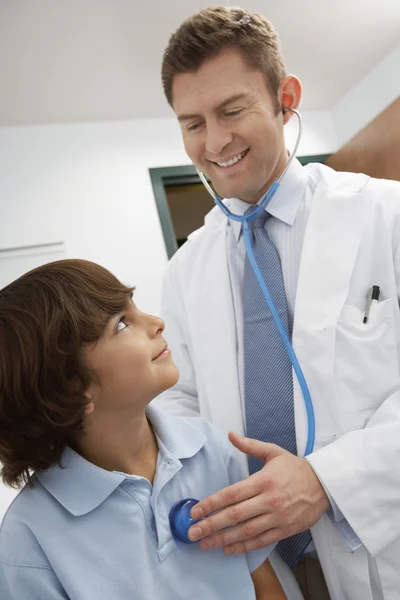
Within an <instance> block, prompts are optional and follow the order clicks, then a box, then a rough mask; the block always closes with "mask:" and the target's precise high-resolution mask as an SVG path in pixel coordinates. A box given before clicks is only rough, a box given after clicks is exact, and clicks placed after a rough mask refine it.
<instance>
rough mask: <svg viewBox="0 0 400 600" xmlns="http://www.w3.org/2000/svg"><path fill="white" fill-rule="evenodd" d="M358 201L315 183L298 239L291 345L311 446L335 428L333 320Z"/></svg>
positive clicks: (347, 268) (353, 249)
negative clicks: (310, 420) (308, 404)
mask: <svg viewBox="0 0 400 600" xmlns="http://www.w3.org/2000/svg"><path fill="white" fill-rule="evenodd" d="M362 201H363V198H362V196H361V195H360V194H358V192H357V190H354V189H353V190H348V189H347V190H346V191H343V190H342V189H340V187H339V188H336V189H331V188H328V187H327V185H326V184H325V183H320V184H319V186H318V187H317V190H316V192H315V195H314V200H313V205H312V208H311V211H310V215H309V219H308V223H307V229H306V233H305V237H304V243H303V249H302V255H301V262H300V271H299V280H298V288H297V295H296V304H295V315H294V327H293V347H294V350H295V352H296V355H297V358H298V360H299V362H300V365H301V367H302V370H303V373H304V376H305V379H306V381H307V384H308V387H309V390H310V394H311V398H312V400H313V406H314V412H315V419H316V439H315V449H318V448H319V447H321V446H324V445H325V444H327V443H329V442H330V441H333V440H334V439H335V437H336V435H337V434H338V432H339V431H340V430H341V424H340V420H339V415H338V411H337V402H336V396H335V382H334V353H335V335H336V324H337V321H338V318H339V315H340V312H341V310H342V307H343V304H344V303H345V301H346V298H347V296H348V292H349V287H350V280H351V275H352V271H353V267H354V263H355V260H356V257H357V252H358V249H359V246H360V241H361V237H362V233H363V230H364V225H365V218H364V213H365V211H363V210H362V207H361V206H360V204H361V202H362ZM338 224H340V226H339V225H338ZM294 389H295V414H296V432H297V445H298V451H299V454H302V453H303V452H304V449H305V446H306V439H307V431H308V427H307V418H306V411H305V404H304V399H303V395H302V392H301V389H300V386H299V384H298V381H297V378H296V376H294Z"/></svg>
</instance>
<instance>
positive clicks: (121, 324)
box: [115, 317, 128, 333]
mask: <svg viewBox="0 0 400 600" xmlns="http://www.w3.org/2000/svg"><path fill="white" fill-rule="evenodd" d="M125 319H126V317H121V318H120V319H119V321H118V323H117V326H116V327H115V332H116V333H119V332H120V331H123V330H124V329H126V328H127V327H128V325H127V324H126V322H125Z"/></svg>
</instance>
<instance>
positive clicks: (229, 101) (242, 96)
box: [178, 93, 251, 123]
mask: <svg viewBox="0 0 400 600" xmlns="http://www.w3.org/2000/svg"><path fill="white" fill-rule="evenodd" d="M250 97H251V95H250V94H248V93H242V94H234V95H233V96H229V98H227V99H226V100H224V101H223V102H221V104H218V106H217V107H216V109H215V110H216V111H220V110H222V109H223V108H226V106H228V104H232V102H237V101H238V100H246V99H250ZM199 117H201V115H196V114H193V115H189V114H188V115H185V114H183V115H178V121H179V122H180V123H181V122H182V121H189V120H190V119H198V118H199Z"/></svg>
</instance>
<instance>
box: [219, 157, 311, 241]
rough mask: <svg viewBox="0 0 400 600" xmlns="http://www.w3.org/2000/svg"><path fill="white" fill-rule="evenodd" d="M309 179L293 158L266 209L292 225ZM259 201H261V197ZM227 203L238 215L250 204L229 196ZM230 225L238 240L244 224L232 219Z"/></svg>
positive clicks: (242, 213)
mask: <svg viewBox="0 0 400 600" xmlns="http://www.w3.org/2000/svg"><path fill="white" fill-rule="evenodd" d="M307 181H308V175H307V171H306V170H305V169H304V167H302V165H301V164H300V162H299V161H298V160H297V158H295V159H293V161H292V163H291V164H290V166H289V168H288V170H287V172H286V173H285V175H284V176H283V178H282V180H281V182H280V184H279V188H278V190H277V192H276V193H275V195H274V196H273V197H272V199H271V200H270V202H269V203H268V206H267V208H266V211H267V212H268V213H269V214H270V215H272V216H273V217H275V218H276V219H279V220H280V221H283V223H286V224H287V225H290V226H292V225H293V224H294V222H295V219H296V215H297V211H298V208H299V206H300V203H301V201H302V200H303V197H304V193H305V190H306V187H307ZM259 202H261V198H260V200H259ZM259 202H258V203H259ZM226 204H227V206H228V207H229V209H230V210H231V211H232V212H234V213H236V214H238V215H244V213H245V212H246V210H247V209H248V208H249V206H250V204H248V203H247V202H244V201H243V200H239V198H229V199H227V201H226ZM229 225H230V226H231V227H232V230H233V232H234V234H235V238H236V240H238V239H239V237H240V234H241V231H242V224H241V223H240V222H238V221H231V220H230V221H229Z"/></svg>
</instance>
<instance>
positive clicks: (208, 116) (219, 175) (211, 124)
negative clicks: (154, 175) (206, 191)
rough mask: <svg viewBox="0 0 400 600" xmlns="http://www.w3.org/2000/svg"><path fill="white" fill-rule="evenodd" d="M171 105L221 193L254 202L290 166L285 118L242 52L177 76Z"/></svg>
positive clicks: (189, 148) (191, 151)
mask: <svg viewBox="0 0 400 600" xmlns="http://www.w3.org/2000/svg"><path fill="white" fill-rule="evenodd" d="M172 102H173V107H174V110H175V113H176V115H177V117H178V120H179V123H180V125H181V130H182V136H183V142H184V145H185V149H186V152H187V154H188V156H189V158H190V159H191V160H192V162H193V163H194V164H195V165H196V167H197V168H198V169H199V170H200V171H202V172H203V173H204V174H205V175H206V176H207V177H209V179H211V181H212V183H213V186H214V188H215V189H216V190H217V192H218V194H219V195H220V196H222V197H225V198H232V197H235V198H240V199H241V200H245V201H246V202H249V203H255V202H257V201H258V200H259V198H260V197H261V196H262V194H263V193H264V192H265V191H266V190H267V189H268V188H269V186H270V185H271V183H272V182H273V181H274V180H275V179H276V177H277V176H278V175H279V174H280V172H281V171H282V170H283V168H284V165H285V164H286V162H287V152H286V149H285V142H284V136H283V119H282V115H281V113H280V112H279V114H277V108H276V102H277V101H276V99H275V98H273V97H272V94H271V92H270V91H269V89H268V88H267V85H266V82H265V78H264V74H263V73H262V72H261V71H258V70H254V69H250V68H249V67H248V65H247V64H246V63H245V61H244V60H243V58H242V56H241V54H240V52H239V51H238V50H234V49H231V50H224V51H222V52H220V53H219V54H218V55H217V56H215V57H214V58H212V59H210V60H208V61H206V62H205V63H204V64H203V65H202V66H201V67H200V68H199V69H198V70H197V71H195V72H188V73H182V74H179V75H175V77H174V80H173V85H172Z"/></svg>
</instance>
